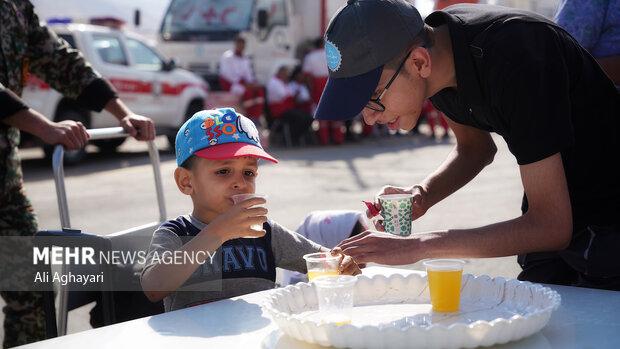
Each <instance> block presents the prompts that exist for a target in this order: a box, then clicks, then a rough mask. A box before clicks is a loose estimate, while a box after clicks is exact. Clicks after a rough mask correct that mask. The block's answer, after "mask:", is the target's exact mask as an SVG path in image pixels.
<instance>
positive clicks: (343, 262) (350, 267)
mask: <svg viewBox="0 0 620 349" xmlns="http://www.w3.org/2000/svg"><path fill="white" fill-rule="evenodd" d="M331 254H332V256H340V257H341V258H340V263H339V266H338V271H339V272H340V274H343V275H358V274H361V273H362V270H361V269H360V267H359V266H358V264H357V263H355V260H353V258H352V257H351V256H347V255H346V254H344V253H343V252H342V250H341V249H340V248H338V247H336V248H334V249H332V250H331Z"/></svg>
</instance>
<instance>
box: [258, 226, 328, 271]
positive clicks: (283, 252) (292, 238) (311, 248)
mask: <svg viewBox="0 0 620 349" xmlns="http://www.w3.org/2000/svg"><path fill="white" fill-rule="evenodd" d="M269 224H270V225H271V248H272V249H273V255H274V258H275V260H276V266H277V267H280V268H284V269H289V270H294V271H298V272H300V273H304V274H305V273H307V269H306V261H305V260H304V259H303V255H305V254H308V253H314V252H328V251H329V249H328V248H326V247H323V246H321V245H319V244H317V243H315V242H313V241H310V240H308V239H307V238H305V237H303V236H301V235H299V234H297V233H296V232H294V231H291V230H288V229H287V228H285V227H283V226H281V225H279V224H278V223H275V222H273V221H270V222H269Z"/></svg>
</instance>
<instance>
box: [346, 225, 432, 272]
mask: <svg viewBox="0 0 620 349" xmlns="http://www.w3.org/2000/svg"><path fill="white" fill-rule="evenodd" d="M334 249H339V250H341V251H342V253H343V254H345V255H347V256H350V257H352V258H353V260H355V262H357V263H358V264H359V265H365V264H366V263H369V262H372V263H378V264H386V265H403V264H411V263H415V262H417V261H419V260H420V259H423V258H424V256H423V255H422V252H423V250H422V249H421V248H420V244H419V243H418V240H417V239H416V238H413V237H408V238H405V237H400V236H396V235H392V234H388V233H381V232H376V231H370V230H368V231H365V232H363V233H361V234H359V235H355V236H352V237H350V238H348V239H346V240H343V241H342V242H341V243H339V244H338V246H336V247H335V248H334Z"/></svg>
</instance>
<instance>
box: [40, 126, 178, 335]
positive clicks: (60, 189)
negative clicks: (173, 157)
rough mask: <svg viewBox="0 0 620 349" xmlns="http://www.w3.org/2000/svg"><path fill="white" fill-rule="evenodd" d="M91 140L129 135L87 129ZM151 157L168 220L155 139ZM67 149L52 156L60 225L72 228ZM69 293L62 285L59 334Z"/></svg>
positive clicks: (114, 129)
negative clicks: (66, 167)
mask: <svg viewBox="0 0 620 349" xmlns="http://www.w3.org/2000/svg"><path fill="white" fill-rule="evenodd" d="M87 132H88V135H89V136H90V140H98V139H111V138H122V137H127V136H128V134H126V133H125V131H124V130H123V128H122V127H109V128H98V129H92V130H87ZM148 149H149V158H150V160H151V165H152V166H153V177H154V179H155V192H156V193H157V204H158V207H159V221H160V222H163V221H165V220H166V203H165V201H164V189H163V185H162V180H161V171H160V168H159V151H158V150H157V147H156V146H155V142H154V141H149V142H148ZM64 155H65V150H64V147H63V146H62V145H57V146H56V147H55V149H54V155H53V157H52V169H53V172H54V184H55V186H56V198H57V200H58V213H59V215H60V225H61V227H62V228H71V222H70V220H69V204H68V201H67V192H66V190H65V171H64V166H63V159H64ZM61 272H62V274H63V275H64V274H66V272H67V266H66V265H64V264H63V265H62V266H61ZM68 298H69V293H68V287H63V286H60V288H59V290H58V312H57V313H56V318H57V319H56V321H57V323H58V335H59V336H64V335H66V334H67V317H68V313H69V312H68V311H67V303H68Z"/></svg>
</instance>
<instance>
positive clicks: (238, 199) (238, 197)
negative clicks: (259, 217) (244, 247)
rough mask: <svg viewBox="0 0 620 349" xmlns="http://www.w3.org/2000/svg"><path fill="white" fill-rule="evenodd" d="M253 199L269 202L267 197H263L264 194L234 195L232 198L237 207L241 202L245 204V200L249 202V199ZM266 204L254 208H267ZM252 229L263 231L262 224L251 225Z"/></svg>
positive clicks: (251, 237) (250, 237)
mask: <svg viewBox="0 0 620 349" xmlns="http://www.w3.org/2000/svg"><path fill="white" fill-rule="evenodd" d="M253 198H261V199H265V201H266V200H267V195H262V194H237V195H233V196H231V199H232V201H233V203H234V204H235V205H236V204H238V203H240V202H243V201H245V200H249V199H253ZM265 206H266V204H263V205H254V206H252V207H265ZM250 229H252V230H254V231H262V230H263V226H262V225H260V224H252V225H250ZM257 237H259V236H244V238H246V239H255V238H257Z"/></svg>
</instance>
